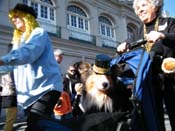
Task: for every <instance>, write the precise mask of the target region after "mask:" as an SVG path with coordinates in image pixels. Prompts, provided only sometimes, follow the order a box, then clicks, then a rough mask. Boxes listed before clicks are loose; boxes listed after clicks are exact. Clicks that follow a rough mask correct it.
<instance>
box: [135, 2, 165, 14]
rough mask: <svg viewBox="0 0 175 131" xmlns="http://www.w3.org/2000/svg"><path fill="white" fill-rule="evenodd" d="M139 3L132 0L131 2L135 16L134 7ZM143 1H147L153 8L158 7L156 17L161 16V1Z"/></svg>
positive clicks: (162, 3)
mask: <svg viewBox="0 0 175 131" xmlns="http://www.w3.org/2000/svg"><path fill="white" fill-rule="evenodd" d="M139 1H141V0H134V1H133V8H134V10H135V13H136V14H137V12H136V7H137V3H138V2H139ZM145 1H148V2H150V4H152V5H153V6H155V7H158V9H159V10H158V12H157V15H158V16H160V15H161V14H162V9H163V5H164V2H163V0H145Z"/></svg>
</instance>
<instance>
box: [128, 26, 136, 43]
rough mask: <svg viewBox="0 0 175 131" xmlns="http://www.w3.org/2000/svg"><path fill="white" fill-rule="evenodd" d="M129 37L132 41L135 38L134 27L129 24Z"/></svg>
mask: <svg viewBox="0 0 175 131" xmlns="http://www.w3.org/2000/svg"><path fill="white" fill-rule="evenodd" d="M127 37H128V39H130V40H132V41H134V40H135V37H134V32H133V29H132V28H131V27H130V26H127Z"/></svg>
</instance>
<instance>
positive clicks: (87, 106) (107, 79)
mask: <svg viewBox="0 0 175 131" xmlns="http://www.w3.org/2000/svg"><path fill="white" fill-rule="evenodd" d="M112 87H113V81H112V78H111V76H107V75H101V74H96V73H93V74H92V75H90V76H89V77H88V79H87V80H86V83H85V92H84V94H83V96H82V99H81V100H82V101H81V102H82V108H81V109H83V111H84V112H88V111H90V110H91V109H92V108H96V110H99V111H101V110H104V111H105V112H107V111H109V112H112V111H113V100H112V98H111V97H110V96H108V93H109V92H110V90H111V89H112Z"/></svg>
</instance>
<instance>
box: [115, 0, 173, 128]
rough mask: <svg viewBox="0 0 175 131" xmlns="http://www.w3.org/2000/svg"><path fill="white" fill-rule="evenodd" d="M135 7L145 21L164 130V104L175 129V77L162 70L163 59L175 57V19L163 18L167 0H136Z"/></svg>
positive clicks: (120, 49) (126, 46)
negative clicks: (164, 2) (165, 0)
mask: <svg viewBox="0 0 175 131" xmlns="http://www.w3.org/2000/svg"><path fill="white" fill-rule="evenodd" d="M133 7H134V10H135V13H136V15H138V17H139V18H140V20H141V21H142V22H143V34H144V36H143V38H145V39H146V40H147V43H146V44H145V45H143V46H144V47H145V49H146V51H147V52H148V53H149V54H150V56H151V58H152V59H153V63H152V76H153V77H152V78H153V79H152V83H153V88H154V89H153V90H154V97H155V104H156V112H157V115H158V119H159V122H160V123H159V125H160V128H161V129H160V131H165V124H164V107H163V105H164V104H165V108H166V110H167V113H168V116H169V120H170V125H171V130H172V131H175V113H174V111H175V78H173V77H171V76H168V75H165V74H163V72H162V71H161V63H162V60H163V58H166V57H175V19H174V18H163V17H161V12H162V8H163V0H134V1H133ZM130 42H131V41H129V40H127V41H126V42H123V43H122V44H120V45H119V46H118V47H117V52H125V51H128V50H129V47H130V45H129V43H130Z"/></svg>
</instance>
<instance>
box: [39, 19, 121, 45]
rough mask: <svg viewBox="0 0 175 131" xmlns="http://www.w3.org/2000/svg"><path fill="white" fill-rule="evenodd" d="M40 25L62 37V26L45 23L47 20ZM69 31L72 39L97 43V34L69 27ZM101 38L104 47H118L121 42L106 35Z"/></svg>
mask: <svg viewBox="0 0 175 131" xmlns="http://www.w3.org/2000/svg"><path fill="white" fill-rule="evenodd" d="M40 26H41V27H43V28H44V29H45V30H46V31H48V32H49V34H51V35H55V36H56V37H58V38H62V36H61V35H62V34H61V30H62V27H60V26H56V25H52V24H49V23H45V22H40ZM67 31H68V32H69V39H70V40H76V41H81V42H86V43H90V44H93V45H96V36H94V35H90V34H88V33H83V32H79V31H75V30H72V29H67ZM100 40H101V44H102V47H109V48H116V47H117V45H118V44H119V42H117V41H114V40H111V39H108V38H104V37H100Z"/></svg>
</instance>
